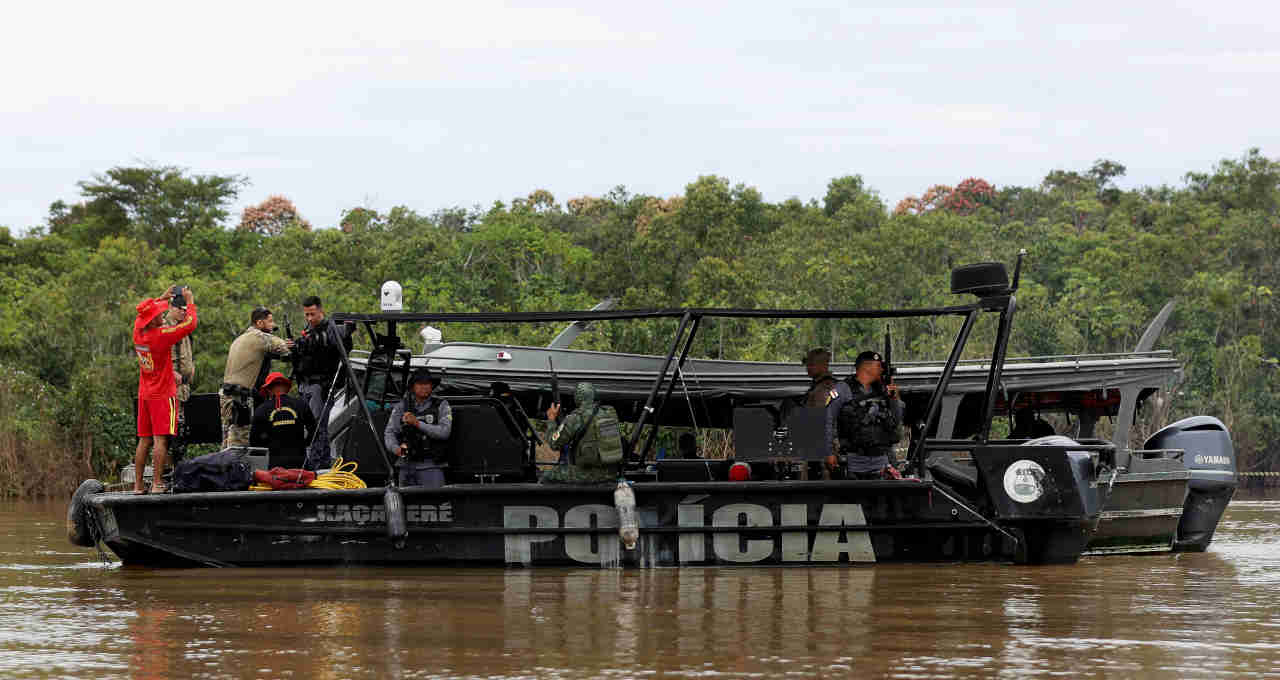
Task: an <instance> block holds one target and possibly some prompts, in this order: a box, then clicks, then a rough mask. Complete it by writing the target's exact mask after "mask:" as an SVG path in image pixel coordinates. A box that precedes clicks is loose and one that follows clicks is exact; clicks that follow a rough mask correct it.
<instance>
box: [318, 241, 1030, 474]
mask: <svg viewBox="0 0 1280 680" xmlns="http://www.w3.org/2000/svg"><path fill="white" fill-rule="evenodd" d="M1021 269H1022V254H1021V253H1020V254H1019V256H1018V263H1017V265H1016V269H1015V270H1014V278H1013V285H1012V286H1010V287H1009V288H1007V289H1006V290H1004V291H1001V292H1000V293H998V294H994V295H987V296H981V297H979V298H978V299H977V300H976V301H974V302H972V303H970V304H966V305H952V306H947V307H927V308H919V309H881V310H858V309H725V308H715V307H692V308H663V309H637V310H625V309H622V310H606V311H558V312H428V313H414V312H382V313H349V312H336V313H334V314H333V315H332V317H331V318H332V319H333V321H334V323H332V324H330V325H329V329H330V333H333V334H334V339H335V340H336V339H337V335H336V334H337V330H336V327H337V325H338V324H339V323H344V322H354V323H362V324H364V326H365V328H366V329H368V331H369V333H370V335H371V337H372V339H373V342H374V349H373V351H372V354H371V357H372V356H376V355H378V354H380V353H385V354H387V355H388V356H387V358H388V361H387V370H388V371H391V370H394V366H393V364H394V361H393V360H394V357H395V351H396V350H397V349H399V348H400V347H401V346H402V345H401V343H400V339H399V336H398V335H397V333H396V326H397V325H398V324H400V323H425V322H439V323H443V322H459V323H539V322H550V321H569V322H571V321H581V322H591V321H615V320H643V319H679V320H680V323H679V325H678V327H677V329H676V333H675V337H674V338H672V341H671V348H670V349H669V350H668V351H667V355H666V358H665V360H664V361H663V365H662V370H661V371H660V372H659V373H658V376H657V378H656V379H655V380H654V383H653V386H652V388H651V389H650V390H649V395H648V398H647V399H646V400H645V405H644V407H643V409H641V411H640V416H639V419H638V420H637V421H636V428H635V430H634V431H633V432H632V435H631V441H630V442H629V444H630V449H631V450H632V451H635V446H636V444H637V443H638V441H639V439H640V434H641V432H642V431H643V429H644V426H645V425H646V424H648V421H649V420H650V419H651V418H656V416H657V415H660V414H661V411H662V408H663V406H664V405H665V403H666V401H667V399H668V398H670V396H671V393H672V390H673V389H674V388H675V380H676V376H677V375H678V374H679V371H680V369H681V368H682V367H683V366H684V363H685V360H686V359H687V358H688V356H689V351H690V349H691V348H692V346H693V340H694V337H695V336H696V335H697V331H698V328H699V327H700V325H701V321H702V319H704V318H739V319H744V318H745V319H902V318H915V317H937V316H960V317H963V318H964V322H963V324H962V325H961V328H960V331H959V332H958V333H957V335H956V339H955V342H954V344H953V346H952V348H951V353H950V355H949V356H948V357H947V361H946V363H945V364H944V366H943V370H942V374H941V376H939V380H938V383H937V385H936V386H935V388H934V391H933V394H932V395H931V396H930V398H929V406H928V410H927V412H926V414H927V415H926V416H925V422H924V430H923V431H924V432H928V430H929V427H930V426H931V425H932V424H933V422H934V421H935V420H937V419H938V416H939V413H940V411H941V409H942V396H943V395H944V394H945V393H946V391H947V386H948V384H949V383H950V382H951V378H952V375H953V374H954V372H955V368H956V365H957V364H959V363H960V356H961V354H962V353H963V352H964V348H965V346H966V345H967V344H968V340H969V336H970V334H971V332H972V330H973V326H974V324H975V322H976V321H977V317H978V315H979V314H981V313H982V312H996V313H999V315H1000V319H999V324H998V326H997V329H996V339H995V344H994V348H993V350H992V354H991V360H990V362H991V363H990V369H989V372H988V374H987V398H986V403H985V404H984V405H983V412H982V417H983V426H982V429H981V431H980V432H979V437H978V442H979V443H983V444H985V443H986V442H987V441H988V439H989V437H990V434H991V420H992V418H993V417H994V410H995V405H996V390H997V389H999V388H1000V386H1001V384H1002V383H1001V374H1002V372H1003V370H1004V360H1005V357H1006V354H1007V351H1008V346H1009V334H1010V329H1011V327H1012V323H1013V315H1014V312H1015V311H1016V309H1017V300H1016V298H1015V297H1014V295H1013V293H1014V292H1015V291H1016V289H1017V285H1018V279H1019V274H1020V272H1021ZM378 323H386V324H387V333H385V334H381V333H378V332H377V331H376V329H375V328H374V324H378ZM334 344H335V345H336V346H337V347H339V348H340V349H341V350H342V351H341V360H342V365H343V371H344V372H345V374H346V377H347V384H348V385H350V386H351V389H353V390H354V391H355V392H356V396H357V399H356V401H357V402H359V404H360V410H361V413H362V415H363V416H364V420H365V423H366V424H367V425H368V427H369V431H370V433H371V434H372V435H373V440H374V441H375V442H381V441H382V437H381V434H380V433H378V432H376V428H374V425H373V416H372V414H371V413H370V412H369V408H368V406H367V405H366V403H365V394H364V390H363V389H362V386H361V385H360V383H359V382H358V381H356V379H355V374H354V371H353V369H352V367H351V361H350V358H349V356H348V354H347V352H346V350H345V347H343V346H342V343H341V342H335V343H334ZM677 354H678V356H679V358H678V360H677ZM673 362H674V363H675V364H676V367H675V371H674V373H673V372H672V370H671V364H672V363H673ZM367 370H373V362H370V363H369V366H368V369H367ZM668 374H671V375H670V383H669V384H668V385H667V389H666V391H665V392H664V393H663V396H662V399H660V400H659V399H658V393H659V392H660V391H662V386H663V383H664V382H667V380H668ZM366 377H367V376H366ZM655 402H656V406H655ZM326 406H327V407H329V408H331V407H332V395H330V400H329V403H328V404H326ZM327 411H328V408H326V414H327ZM656 435H657V427H651V431H650V433H649V437H648V439H647V440H646V441H645V446H644V450H642V451H640V452H639V453H640V457H641V459H642V460H643V459H644V458H645V457H646V456H647V454H648V451H649V449H650V448H651V447H652V446H653V442H654V439H655V437H656ZM926 441H927V438H926V437H921V438H919V439H918V440H916V441H914V442H913V443H912V446H911V449H910V451H909V452H908V454H907V461H908V463H909V464H910V465H912V466H914V467H915V469H916V472H917V474H920V475H921V476H924V475H927V474H928V473H927V470H926V469H925V465H924V459H923V454H924V451H925V449H926ZM378 448H379V449H380V450H381V449H382V448H383V447H381V446H379V447H378ZM382 456H383V459H384V461H386V463H387V469H391V468H392V465H391V461H390V458H389V457H388V456H387V452H386V451H385V450H383V451H382Z"/></svg>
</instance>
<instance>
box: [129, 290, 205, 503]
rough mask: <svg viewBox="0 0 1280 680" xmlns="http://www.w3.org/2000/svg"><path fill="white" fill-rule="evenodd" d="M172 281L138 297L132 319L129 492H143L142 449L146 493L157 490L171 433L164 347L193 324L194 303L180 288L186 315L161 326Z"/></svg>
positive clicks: (173, 417) (172, 397) (174, 407)
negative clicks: (134, 396) (133, 420)
mask: <svg viewBox="0 0 1280 680" xmlns="http://www.w3.org/2000/svg"><path fill="white" fill-rule="evenodd" d="M176 289H177V286H173V287H170V288H169V290H167V291H166V292H165V294H164V295H162V296H160V297H158V298H155V299H151V300H143V301H142V302H139V303H138V306H137V307H136V311H137V316H136V317H135V318H134V320H133V351H134V354H136V355H137V357H138V448H137V450H136V451H135V452H134V456H133V470H134V473H133V492H134V493H136V494H142V493H146V489H145V488H144V487H143V478H142V477H143V471H144V470H145V469H146V466H147V454H148V453H151V469H152V480H151V492H152V493H163V492H164V491H165V490H166V489H165V485H164V477H163V474H164V463H165V458H166V457H167V455H168V452H169V437H172V436H173V435H174V434H175V433H176V432H177V427H178V404H177V394H178V387H177V382H176V381H175V380H174V378H173V357H172V354H171V352H170V350H171V349H172V348H173V346H174V345H176V344H178V342H179V341H181V340H182V339H183V338H185V337H187V336H188V335H191V331H194V330H195V329H196V305H195V302H194V301H193V299H194V298H193V296H192V294H191V289H190V288H184V289H183V290H182V297H183V300H184V301H185V302H186V303H187V316H186V318H185V319H183V320H182V322H181V323H178V324H176V325H173V326H165V325H163V324H164V314H165V312H166V311H168V309H169V298H171V297H173V295H174V293H175V292H176Z"/></svg>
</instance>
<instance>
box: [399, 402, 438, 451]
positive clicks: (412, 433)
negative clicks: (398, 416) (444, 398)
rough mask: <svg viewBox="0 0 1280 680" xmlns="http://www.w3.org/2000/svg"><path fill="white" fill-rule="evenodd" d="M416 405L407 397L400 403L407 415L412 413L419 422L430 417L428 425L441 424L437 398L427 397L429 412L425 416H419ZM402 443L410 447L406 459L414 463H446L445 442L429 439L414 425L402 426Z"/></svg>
mask: <svg viewBox="0 0 1280 680" xmlns="http://www.w3.org/2000/svg"><path fill="white" fill-rule="evenodd" d="M416 403H417V402H416V400H415V399H414V398H413V396H408V397H405V398H404V401H402V402H400V404H401V406H402V407H404V412H405V413H412V414H414V415H415V416H417V417H418V419H419V420H424V419H426V418H427V417H428V416H430V418H431V420H430V421H429V422H428V423H427V424H428V425H438V424H440V400H439V399H436V398H435V396H430V397H427V412H426V413H424V414H419V413H418V412H417V410H416V409H414V405H415V404H416ZM400 442H401V443H402V444H408V445H409V452H408V453H407V454H405V458H407V459H408V460H410V461H412V462H414V463H425V462H427V461H432V462H435V463H443V462H445V456H446V454H447V451H445V449H444V446H443V442H438V441H436V440H434V439H432V438H430V437H428V436H427V435H426V433H425V432H423V431H422V430H419V429H418V428H416V427H414V426H412V425H403V424H402V425H401V426H400Z"/></svg>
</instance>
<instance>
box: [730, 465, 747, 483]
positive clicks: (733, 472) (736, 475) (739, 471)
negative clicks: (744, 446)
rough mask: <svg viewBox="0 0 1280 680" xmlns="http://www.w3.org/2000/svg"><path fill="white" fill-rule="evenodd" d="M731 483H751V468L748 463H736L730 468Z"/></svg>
mask: <svg viewBox="0 0 1280 680" xmlns="http://www.w3.org/2000/svg"><path fill="white" fill-rule="evenodd" d="M729 481H731V482H748V481H751V466H750V465H747V464H746V463H734V464H733V466H732V467H730V468H729Z"/></svg>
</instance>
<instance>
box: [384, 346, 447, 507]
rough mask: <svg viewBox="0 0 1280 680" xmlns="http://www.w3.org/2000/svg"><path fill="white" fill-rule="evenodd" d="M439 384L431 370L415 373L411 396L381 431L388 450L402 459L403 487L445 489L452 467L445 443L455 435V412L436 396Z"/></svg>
mask: <svg viewBox="0 0 1280 680" xmlns="http://www.w3.org/2000/svg"><path fill="white" fill-rule="evenodd" d="M439 384H440V379H439V378H436V377H434V376H432V375H431V371H430V370H429V369H426V368H422V369H419V370H417V371H415V372H414V374H413V377H411V378H409V393H408V394H406V395H405V397H404V399H403V400H402V401H401V402H400V403H398V404H396V405H395V408H393V409H391V417H390V418H388V419H387V428H386V429H385V430H383V431H382V441H383V444H385V445H386V447H387V451H388V452H389V453H391V454H393V455H395V456H397V457H398V458H399V461H398V463H397V466H398V467H399V468H400V472H399V482H400V486H425V487H427V488H429V489H434V488H438V487H441V486H444V470H445V468H447V467H449V463H448V453H449V452H448V450H446V448H445V442H447V441H448V439H449V435H450V434H452V433H453V410H452V409H451V408H450V407H449V402H448V401H446V400H444V399H441V398H439V397H437V396H435V394H434V392H435V389H436V386H437V385H439Z"/></svg>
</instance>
